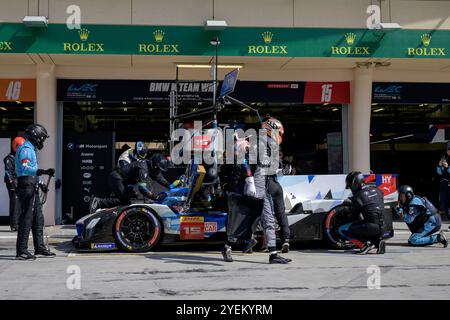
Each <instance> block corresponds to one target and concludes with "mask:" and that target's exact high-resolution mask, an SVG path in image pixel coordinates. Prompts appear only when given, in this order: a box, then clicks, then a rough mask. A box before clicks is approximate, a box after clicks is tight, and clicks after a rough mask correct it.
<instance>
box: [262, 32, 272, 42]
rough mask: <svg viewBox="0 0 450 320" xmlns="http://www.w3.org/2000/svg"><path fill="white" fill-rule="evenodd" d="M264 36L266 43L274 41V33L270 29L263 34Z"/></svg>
mask: <svg viewBox="0 0 450 320" xmlns="http://www.w3.org/2000/svg"><path fill="white" fill-rule="evenodd" d="M261 35H262V38H263V40H264V43H266V44H269V43H271V42H272V38H273V33H272V32H270V31H265V32H263V33H262V34H261Z"/></svg>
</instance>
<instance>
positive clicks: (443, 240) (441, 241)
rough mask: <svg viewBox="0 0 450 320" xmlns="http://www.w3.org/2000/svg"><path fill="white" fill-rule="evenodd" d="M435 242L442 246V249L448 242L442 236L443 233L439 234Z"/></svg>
mask: <svg viewBox="0 0 450 320" xmlns="http://www.w3.org/2000/svg"><path fill="white" fill-rule="evenodd" d="M437 240H438V241H439V243H440V244H442V245H443V246H444V248H447V246H448V241H447V238H446V237H445V235H444V231H441V232H439V234H438V236H437Z"/></svg>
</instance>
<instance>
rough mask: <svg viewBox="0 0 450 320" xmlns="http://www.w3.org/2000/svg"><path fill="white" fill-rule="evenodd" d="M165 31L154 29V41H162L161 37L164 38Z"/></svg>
mask: <svg viewBox="0 0 450 320" xmlns="http://www.w3.org/2000/svg"><path fill="white" fill-rule="evenodd" d="M165 34H166V33H165V32H164V31H162V30H155V31H154V32H153V36H154V37H155V41H156V42H162V41H163V39H164V35H165Z"/></svg>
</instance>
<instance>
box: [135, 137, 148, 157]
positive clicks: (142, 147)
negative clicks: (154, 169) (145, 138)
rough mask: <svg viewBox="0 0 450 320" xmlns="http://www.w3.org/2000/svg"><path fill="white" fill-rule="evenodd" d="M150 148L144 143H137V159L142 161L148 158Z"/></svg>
mask: <svg viewBox="0 0 450 320" xmlns="http://www.w3.org/2000/svg"><path fill="white" fill-rule="evenodd" d="M147 153H148V148H147V146H146V144H145V143H144V142H142V141H138V142H136V145H135V146H134V154H135V155H136V159H138V160H142V159H145V158H146V157H147Z"/></svg>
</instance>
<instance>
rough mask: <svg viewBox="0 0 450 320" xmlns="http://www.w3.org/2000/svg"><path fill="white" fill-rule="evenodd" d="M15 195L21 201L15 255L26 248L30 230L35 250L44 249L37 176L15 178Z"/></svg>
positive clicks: (42, 221)
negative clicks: (16, 184) (16, 183)
mask: <svg viewBox="0 0 450 320" xmlns="http://www.w3.org/2000/svg"><path fill="white" fill-rule="evenodd" d="M17 181H18V187H17V195H18V197H19V199H20V201H21V209H22V210H21V211H22V212H21V215H20V219H19V231H18V235H17V246H16V250H17V256H19V255H21V254H22V253H25V252H26V251H27V249H28V236H29V234H30V230H31V231H32V234H33V244H34V250H35V251H45V250H47V248H46V247H45V243H44V215H43V213H42V204H41V200H40V199H39V189H38V188H39V177H35V176H24V177H19V178H18V179H17Z"/></svg>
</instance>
